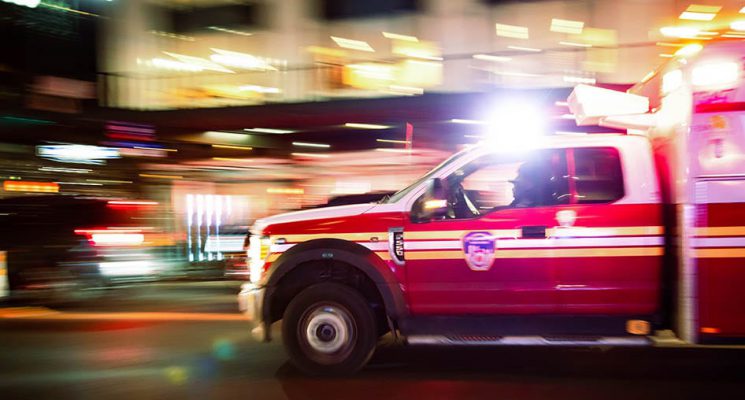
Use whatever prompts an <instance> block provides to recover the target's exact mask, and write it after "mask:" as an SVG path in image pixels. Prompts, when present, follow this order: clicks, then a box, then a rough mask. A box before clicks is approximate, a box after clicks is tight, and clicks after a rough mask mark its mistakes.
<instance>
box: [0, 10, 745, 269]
mask: <svg viewBox="0 0 745 400" xmlns="http://www.w3.org/2000/svg"><path fill="white" fill-rule="evenodd" d="M741 7H742V4H741V3H740V2H735V1H708V0H707V1H698V2H697V4H690V3H687V2H679V1H673V0H657V1H646V0H625V1H604V0H564V1H556V0H546V1H541V0H534V1H498V0H459V1H454V0H385V1H349V0H314V1H311V0H272V1H270V0H247V1H240V0H232V1H229V0H111V1H105V0H41V1H31V0H28V1H27V0H14V1H10V0H3V1H2V2H0V35H2V37H3V38H4V39H3V51H2V52H0V180H2V181H3V190H2V191H0V198H4V197H14V196H21V195H27V194H34V193H36V194H39V193H40V194H44V193H59V194H62V195H75V196H87V197H95V198H103V199H108V200H117V199H134V200H147V201H155V202H157V204H158V206H159V209H160V210H161V211H160V214H159V216H158V217H157V218H156V219H153V223H154V224H155V223H157V224H159V229H163V230H164V231H167V232H170V233H172V234H173V235H174V236H173V237H174V238H175V239H174V240H177V241H178V243H179V244H180V246H181V249H182V255H183V257H184V258H186V259H188V260H189V261H192V262H195V263H200V262H213V261H222V260H224V258H225V257H227V256H228V255H229V254H230V253H240V252H241V250H242V244H243V242H242V237H243V235H244V234H245V231H246V229H247V226H248V225H249V224H250V223H252V222H253V221H254V220H255V219H256V218H260V217H263V216H265V215H268V214H272V213H276V212H281V211H287V210H294V209H301V208H307V207H317V206H322V205H324V204H326V203H327V202H329V199H333V198H335V197H339V196H352V197H347V199H354V198H357V199H362V198H364V199H367V197H364V196H363V197H354V196H356V195H361V194H365V193H371V192H372V193H384V192H391V191H395V190H397V189H400V188H402V187H404V186H405V185H406V184H407V183H409V182H411V181H413V180H414V179H416V178H417V177H418V176H420V175H421V174H422V173H423V172H424V171H426V170H428V169H429V168H430V167H432V166H433V165H435V164H436V163H438V162H440V161H441V160H443V159H444V158H445V157H447V156H448V155H449V154H451V153H453V152H455V151H457V150H459V149H461V148H463V147H465V146H470V145H475V144H477V143H478V142H479V140H481V139H483V138H484V135H487V134H488V131H489V129H491V128H492V127H493V126H494V125H495V124H497V125H499V124H500V121H499V120H498V117H497V116H496V115H497V113H496V110H498V109H500V108H503V107H504V106H505V105H510V106H513V105H520V104H529V105H530V106H531V109H532V110H534V111H533V113H532V114H531V115H528V116H525V117H524V120H526V121H527V120H544V121H545V122H546V126H545V130H546V131H547V132H548V133H557V132H559V133H563V134H567V133H569V134H573V133H577V132H580V129H579V128H578V127H577V126H576V124H575V123H574V121H573V117H572V116H571V115H569V114H568V110H567V109H566V103H565V102H564V100H565V99H566V97H567V95H568V94H569V92H570V90H571V87H572V86H574V85H575V84H577V83H586V84H597V85H603V86H611V87H614V88H621V89H623V88H625V87H627V86H628V85H630V84H631V83H633V82H636V81H639V80H640V79H642V78H643V77H644V76H645V75H647V74H648V73H649V72H650V70H652V69H653V68H655V66H656V65H658V64H659V63H661V62H662V61H664V60H665V59H666V58H668V57H671V56H672V55H673V53H675V52H676V51H679V49H680V48H681V47H682V46H683V45H684V44H686V43H692V42H693V43H703V44H705V43H706V42H707V41H709V40H712V39H718V38H720V37H723V38H727V39H732V38H735V39H736V38H745V33H742V31H744V30H745V22H740V20H739V19H740V18H742V20H743V21H745V15H743V14H741V13H740V11H741V10H740V8H741ZM741 16H742V17H741ZM507 128H509V129H513V130H514V131H515V132H516V134H519V130H520V128H521V127H520V125H517V126H510V127H507ZM581 132H587V129H582V130H581ZM332 203H333V202H332ZM158 221H159V222H158ZM0 250H2V249H0Z"/></svg>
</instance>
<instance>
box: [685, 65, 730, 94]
mask: <svg viewBox="0 0 745 400" xmlns="http://www.w3.org/2000/svg"><path fill="white" fill-rule="evenodd" d="M739 78H740V64H738V63H737V62H734V61H725V62H717V63H707V64H701V65H698V66H696V67H694V68H693V69H692V70H691V83H692V84H693V86H697V87H699V88H701V87H710V88H718V87H723V86H725V87H726V86H731V85H732V84H734V83H735V82H736V81H737V80H738V79H739Z"/></svg>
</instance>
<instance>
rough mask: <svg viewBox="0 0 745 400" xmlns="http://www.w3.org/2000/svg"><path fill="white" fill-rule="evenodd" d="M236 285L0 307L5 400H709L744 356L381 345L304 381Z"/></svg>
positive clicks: (729, 387)
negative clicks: (350, 366)
mask: <svg viewBox="0 0 745 400" xmlns="http://www.w3.org/2000/svg"><path fill="white" fill-rule="evenodd" d="M235 290H237V285H236V284H232V283H227V282H218V283H186V284H171V285H160V286H156V287H141V288H138V289H133V290H132V291H130V292H129V293H128V296H127V297H126V298H123V299H117V300H109V301H106V302H100V301H99V302H93V303H91V304H78V305H63V306H57V307H55V308H54V309H48V308H42V307H34V308H27V309H25V310H21V309H18V308H15V307H13V308H10V307H5V308H3V309H0V393H2V398H8V399H12V398H56V399H67V398H70V399H72V398H75V399H93V398H107V399H110V398H129V399H132V398H138V399H151V398H187V399H207V398H226V399H233V398H247V399H304V400H305V399H324V400H327V399H376V400H378V399H406V400H411V399H456V398H457V399H472V398H488V399H546V398H550V399H586V398H592V399H630V398H634V399H636V398H655V399H663V398H669V399H681V398H697V399H702V398H707V399H708V398H717V397H719V398H722V397H724V396H726V397H729V398H736V397H738V396H739V395H738V393H739V394H742V393H743V392H744V390H745V357H743V356H744V355H745V352H743V351H742V350H732V349H672V348H656V349H655V348H633V349H631V348H630V349H610V350H609V349H573V348H486V349H484V348H432V347H419V348H414V347H403V346H399V345H395V344H392V343H391V344H384V345H383V347H382V348H381V349H380V350H379V351H378V352H377V353H376V355H375V357H374V358H373V360H372V362H371V363H370V365H369V366H368V367H367V368H366V369H365V370H364V371H362V372H361V373H360V374H358V375H356V376H353V377H349V378H330V379H310V378H305V377H303V376H300V375H299V374H297V373H296V372H295V371H294V369H293V368H292V367H291V366H290V365H289V364H287V362H286V356H285V354H284V352H283V350H282V347H281V344H279V343H278V342H273V343H271V344H260V343H256V342H254V341H252V340H251V339H250V334H249V332H248V330H247V329H246V327H245V324H244V322H243V321H242V320H241V317H240V315H239V314H238V313H236V312H234V311H231V310H234V309H235V308H234V304H233V303H232V296H233V294H234V292H235ZM197 300H198V301H197ZM14 313H15V314H14ZM23 313H25V314H23ZM732 396H735V397H732Z"/></svg>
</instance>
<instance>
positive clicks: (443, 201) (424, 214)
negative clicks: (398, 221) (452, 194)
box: [411, 178, 448, 222]
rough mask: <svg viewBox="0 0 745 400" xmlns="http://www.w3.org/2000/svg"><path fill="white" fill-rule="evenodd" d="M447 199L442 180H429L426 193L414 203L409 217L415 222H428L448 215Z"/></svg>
mask: <svg viewBox="0 0 745 400" xmlns="http://www.w3.org/2000/svg"><path fill="white" fill-rule="evenodd" d="M447 199H448V197H447V190H446V189H445V185H444V184H443V183H442V179H440V178H433V179H430V180H429V182H428V184H427V191H426V192H425V193H424V195H422V197H420V198H419V200H417V202H416V203H414V209H413V210H412V213H411V216H412V218H413V219H414V220H415V221H417V222H425V221H430V220H432V219H433V218H437V217H442V216H445V215H447V213H448V200H447Z"/></svg>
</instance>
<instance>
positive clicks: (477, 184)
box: [446, 150, 571, 219]
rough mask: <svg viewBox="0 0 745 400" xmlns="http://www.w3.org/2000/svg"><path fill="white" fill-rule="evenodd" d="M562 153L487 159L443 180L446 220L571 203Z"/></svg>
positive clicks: (563, 152)
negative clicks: (446, 196)
mask: <svg viewBox="0 0 745 400" xmlns="http://www.w3.org/2000/svg"><path fill="white" fill-rule="evenodd" d="M565 154H566V153H565V151H564V150H547V151H536V152H530V153H527V154H521V155H500V156H487V157H484V158H481V159H479V160H475V161H474V162H472V163H470V164H468V165H466V166H464V167H463V168H461V169H459V170H458V171H455V172H454V173H453V174H452V175H450V176H449V177H448V178H447V179H446V182H447V183H446V184H447V187H448V193H449V196H450V198H449V199H448V207H449V213H448V216H447V217H446V218H448V219H459V218H472V217H476V216H479V215H483V214H485V213H487V212H489V211H491V210H494V209H496V208H508V207H510V208H526V207H541V206H549V205H556V204H567V203H569V202H570V198H571V196H570V195H569V185H568V180H567V177H568V173H567V162H566V155H565Z"/></svg>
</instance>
